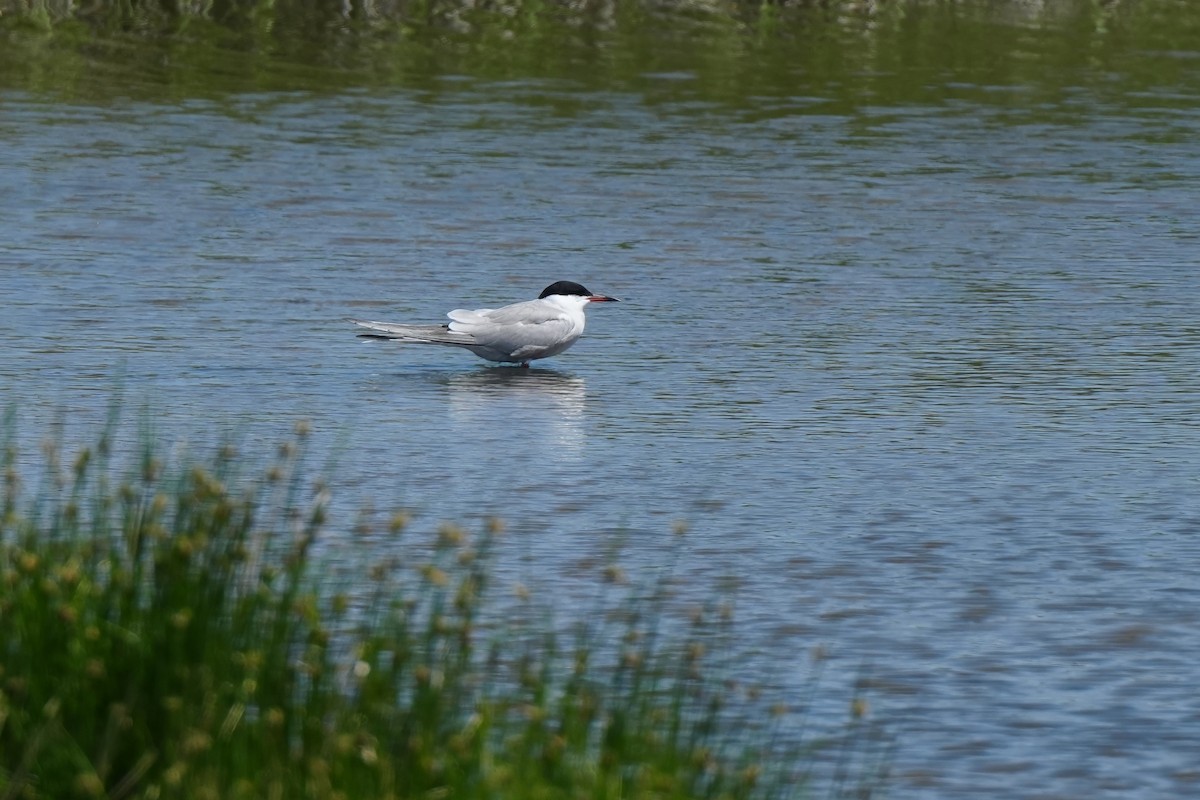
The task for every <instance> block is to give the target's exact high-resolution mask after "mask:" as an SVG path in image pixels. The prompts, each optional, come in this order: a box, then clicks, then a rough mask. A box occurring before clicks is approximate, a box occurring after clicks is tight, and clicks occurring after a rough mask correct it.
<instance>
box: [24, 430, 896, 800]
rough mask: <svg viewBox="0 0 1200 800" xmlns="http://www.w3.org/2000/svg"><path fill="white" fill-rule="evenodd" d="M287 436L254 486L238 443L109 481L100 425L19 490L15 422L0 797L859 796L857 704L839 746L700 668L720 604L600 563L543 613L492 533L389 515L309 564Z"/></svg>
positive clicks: (312, 519) (309, 493) (310, 507)
mask: <svg viewBox="0 0 1200 800" xmlns="http://www.w3.org/2000/svg"><path fill="white" fill-rule="evenodd" d="M307 436H308V432H307V430H306V429H305V427H304V426H299V427H298V428H297V430H296V434H295V437H294V439H293V440H292V441H289V442H288V443H286V444H285V445H283V446H282V447H281V448H280V450H279V454H278V460H277V462H276V463H274V464H273V465H271V466H269V467H267V468H266V469H265V470H263V471H262V474H258V475H253V474H247V472H248V471H247V469H246V468H245V466H244V465H245V464H247V463H250V461H251V459H247V458H244V457H242V456H241V455H239V453H238V452H237V450H236V449H235V448H233V447H224V448H221V449H220V450H219V451H218V452H217V454H216V455H215V456H214V457H213V458H212V459H211V460H210V461H209V462H208V463H205V464H203V465H196V464H190V463H187V462H186V461H182V460H181V462H180V463H174V464H164V463H163V462H162V461H160V460H159V458H158V456H157V454H156V452H155V451H154V450H153V448H151V447H149V446H145V447H144V448H143V450H142V452H141V453H140V455H139V456H137V457H136V458H135V459H134V460H135V461H136V463H135V465H134V467H133V468H132V469H129V468H125V467H121V468H118V467H117V466H116V465H115V464H116V462H117V461H118V459H116V458H114V456H113V455H112V431H111V430H110V431H109V433H106V434H105V435H104V436H103V437H102V438H101V440H100V442H99V444H98V445H97V446H95V447H93V448H89V449H84V450H82V451H80V452H78V453H77V454H75V455H73V456H72V457H71V458H70V459H63V458H62V457H61V454H60V452H59V447H58V446H57V445H47V446H46V447H45V459H46V463H47V467H46V470H45V473H44V475H43V476H42V477H41V479H40V480H39V481H38V488H37V489H36V491H33V492H31V491H30V490H28V489H25V488H23V485H22V480H21V477H20V475H19V474H18V469H17V466H16V465H17V464H18V462H19V459H18V454H17V453H16V452H15V449H14V447H13V446H12V445H11V441H12V439H13V437H12V436H11V435H10V437H9V441H10V444H9V446H8V447H6V449H5V453H4V458H3V462H4V463H3V469H4V476H3V477H4V483H3V489H2V495H0V515H2V516H0V632H2V636H0V798H5V799H7V798H55V800H59V799H60V798H68V797H107V798H113V799H114V800H115V799H116V798H160V797H171V798H213V799H214V800H216V799H217V798H220V799H222V800H225V799H228V798H289V799H290V798H331V799H332V798H347V799H354V798H627V797H628V798H758V797H762V798H769V797H790V796H809V794H810V789H811V788H812V787H811V786H809V785H808V784H807V783H806V781H805V775H806V774H807V772H808V771H809V770H810V768H811V767H812V765H813V764H814V763H815V762H816V759H818V758H830V759H833V760H834V761H836V760H837V759H839V758H840V759H843V761H844V764H845V765H844V766H843V767H842V769H841V774H840V777H839V776H838V775H835V776H834V777H833V779H832V781H833V782H832V783H826V784H825V785H824V788H823V789H822V790H821V794H825V795H828V794H838V795H853V796H857V797H864V796H869V795H870V793H871V791H872V789H873V787H874V786H875V785H876V780H875V778H876V774H875V772H874V771H873V770H874V767H877V766H878V762H877V761H874V760H872V754H873V753H877V752H878V750H874V751H869V752H868V751H863V752H867V756H868V757H867V758H866V759H864V758H862V757H861V756H862V755H863V752H857V751H855V750H854V749H853V748H854V747H855V746H869V739H870V737H869V736H868V735H867V734H868V728H867V726H866V723H865V721H864V720H863V718H862V714H861V713H860V712H861V710H862V706H861V703H860V702H859V701H854V702H849V701H848V704H847V705H848V710H847V715H846V720H845V721H844V729H843V732H844V733H846V734H848V735H849V736H848V739H847V740H846V741H849V742H850V745H849V746H847V745H846V744H845V743H844V742H843V743H842V744H838V745H833V744H827V746H826V748H824V749H823V748H822V747H821V746H820V743H819V742H816V741H807V740H802V739H798V738H797V735H796V734H795V731H794V730H793V731H792V733H791V734H789V735H788V736H781V735H780V731H781V729H782V728H781V726H784V725H790V724H791V723H793V722H794V719H793V715H792V714H790V713H789V712H786V711H784V710H783V709H782V706H780V705H776V706H775V708H774V710H773V711H770V710H768V709H769V708H770V703H769V701H768V700H766V699H765V698H755V697H754V692H753V691H751V692H747V691H746V690H745V689H743V688H741V687H738V686H735V685H734V684H733V683H732V682H731V680H730V674H729V670H728V669H727V665H726V664H725V663H724V661H723V658H724V657H719V656H716V655H715V654H717V653H721V652H724V653H727V654H728V653H729V652H731V650H730V648H731V647H732V644H731V639H732V637H733V636H734V634H735V631H736V628H735V627H734V626H733V624H732V620H731V617H730V613H729V609H728V607H726V606H723V605H713V606H712V607H709V608H701V609H696V610H694V611H693V612H692V615H691V617H683V618H680V617H678V616H676V615H674V614H673V612H672V611H671V610H670V606H671V602H670V601H669V597H670V595H669V593H668V592H667V591H665V587H666V585H667V584H658V585H656V586H654V587H651V588H650V589H649V590H647V591H642V590H638V589H636V588H632V587H630V586H629V585H628V584H626V583H625V581H624V579H623V573H622V572H621V571H620V570H619V569H618V568H616V567H615V565H612V564H608V565H606V566H604V567H603V568H602V569H600V570H599V574H598V576H597V579H596V587H597V589H598V591H597V594H596V596H597V598H598V599H597V601H596V603H597V607H596V608H594V609H590V610H589V611H588V613H585V614H581V618H580V619H579V620H571V619H563V618H558V617H552V616H551V615H550V613H549V612H548V611H547V610H546V609H545V608H544V607H542V606H540V605H539V604H538V603H537V602H536V599H531V598H530V597H528V592H527V590H525V589H523V588H521V587H512V586H509V587H493V586H492V583H493V571H494V568H495V558H494V556H493V555H492V552H491V551H492V548H493V546H494V545H495V543H496V542H497V541H498V537H499V536H500V535H501V534H502V531H501V529H502V526H501V525H500V524H499V523H495V524H492V525H491V526H489V527H488V529H487V530H484V531H482V532H480V533H478V534H476V535H468V534H467V533H465V532H464V531H462V530H460V529H458V528H455V527H451V526H447V527H444V528H442V529H441V530H439V531H437V532H436V533H435V534H433V535H431V536H426V537H422V536H419V535H416V534H412V533H407V532H406V531H405V529H406V527H407V520H406V518H405V517H404V516H403V515H397V516H396V517H394V518H393V519H392V520H390V521H389V522H386V523H383V524H382V525H381V526H379V528H378V529H377V528H376V527H375V526H372V525H371V524H369V522H367V521H363V520H360V521H359V522H358V523H356V524H355V525H354V526H352V527H351V529H349V530H341V531H337V532H336V533H330V534H328V538H329V540H330V541H331V542H335V543H336V545H337V548H336V549H337V552H338V553H339V554H340V555H341V556H342V560H341V561H340V562H339V564H340V566H339V570H340V572H341V574H342V577H341V578H338V579H331V578H328V577H324V576H326V575H327V574H331V572H332V570H331V569H330V570H327V569H326V568H327V567H330V566H331V565H330V564H328V563H326V562H324V561H323V559H322V558H321V557H319V556H318V555H317V552H318V550H319V548H320V543H321V541H322V538H321V537H322V536H325V535H326V534H325V532H324V529H325V526H326V524H327V523H326V514H327V512H326V507H327V501H328V492H327V491H326V489H325V488H324V485H323V484H322V482H321V481H320V480H314V479H313V477H312V476H311V474H310V471H309V470H308V469H306V468H305V466H304V450H305V440H306V438H307ZM145 438H148V437H145ZM21 463H24V462H23V461H22V462H21ZM397 537H400V540H399V542H397ZM384 545H386V546H384ZM348 551H350V552H352V553H360V554H361V555H362V556H363V557H362V558H361V570H359V573H360V574H358V576H357V577H353V573H354V570H351V569H350V568H349V567H348V566H347V564H346V563H345V558H346V553H347V552H348ZM381 551H383V552H389V553H397V552H403V553H406V554H407V555H406V556H405V557H403V558H397V557H395V556H389V557H385V558H383V560H380V558H379V556H375V557H374V558H373V559H372V558H370V557H368V556H367V554H369V553H378V552H381ZM353 558H354V556H351V561H353ZM348 575H349V577H348ZM500 588H504V591H500ZM535 597H536V596H535ZM558 613H559V614H561V613H563V612H561V611H560V612H558ZM564 631H568V633H564ZM827 751H828V752H827Z"/></svg>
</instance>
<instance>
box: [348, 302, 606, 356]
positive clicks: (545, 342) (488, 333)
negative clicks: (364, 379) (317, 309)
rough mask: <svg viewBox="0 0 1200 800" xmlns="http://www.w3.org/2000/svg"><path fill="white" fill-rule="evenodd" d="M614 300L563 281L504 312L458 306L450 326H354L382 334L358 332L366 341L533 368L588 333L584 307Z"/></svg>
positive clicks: (358, 321)
mask: <svg viewBox="0 0 1200 800" xmlns="http://www.w3.org/2000/svg"><path fill="white" fill-rule="evenodd" d="M616 301H617V298H615V297H605V296H604V295H599V294H592V293H591V292H589V291H588V290H587V289H585V288H584V287H582V286H580V285H579V284H578V283H572V282H571V281H558V282H557V283H552V284H550V285H549V286H547V287H546V288H545V289H544V290H543V291H542V293H541V294H540V295H538V299H537V300H526V301H525V302H523V303H513V304H512V305H508V306H504V307H502V308H477V309H475V310H474V311H468V310H467V309H465V308H456V309H454V310H453V311H451V312H450V313H449V314H447V315H446V316H447V317H449V318H450V320H451V322H450V323H449V324H446V325H404V324H397V323H392V322H368V321H366V320H358V319H352V320H350V321H351V322H353V323H354V324H355V325H361V326H362V327H364V328H370V329H371V330H373V331H379V333H363V334H359V335H360V336H362V337H363V338H366V339H395V340H397V341H401V342H419V343H421V344H444V345H452V346H454V347H462V348H465V349H467V350H470V351H471V352H472V353H474V354H475V355H477V356H479V357H480V358H486V359H487V360H488V361H498V362H500V363H505V364H508V363H511V364H520V365H521V366H523V367H527V366H529V362H530V361H533V360H534V359H538V358H547V357H549V356H553V355H558V354H559V353H561V352H562V351H564V350H566V349H567V348H568V347H570V346H571V345H573V344H575V340H576V339H578V338H579V337H580V335H581V334H582V333H583V326H584V322H585V320H584V316H583V309H584V308H585V307H586V306H587V305H588V303H604V302H616Z"/></svg>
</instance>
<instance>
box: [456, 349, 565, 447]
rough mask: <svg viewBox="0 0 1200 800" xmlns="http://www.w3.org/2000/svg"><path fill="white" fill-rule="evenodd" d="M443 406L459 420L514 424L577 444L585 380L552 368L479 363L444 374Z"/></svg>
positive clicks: (558, 441)
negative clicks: (446, 401) (479, 365)
mask: <svg viewBox="0 0 1200 800" xmlns="http://www.w3.org/2000/svg"><path fill="white" fill-rule="evenodd" d="M445 386H446V389H447V393H448V399H449V409H450V413H451V414H452V415H453V417H454V418H455V420H456V421H457V422H461V423H464V424H474V423H480V422H482V423H485V424H489V425H502V426H507V425H518V426H519V427H520V428H522V429H523V430H524V431H525V432H526V433H527V434H528V435H529V436H530V437H533V436H535V435H536V434H537V433H538V432H539V431H540V432H541V434H542V436H545V437H547V438H549V439H550V440H552V441H553V443H554V445H555V446H556V447H557V448H568V449H570V450H575V449H578V448H580V447H582V446H583V443H584V435H583V425H584V417H585V413H584V412H585V410H586V407H587V384H586V383H585V381H584V380H583V378H580V377H578V376H576V375H571V374H569V373H564V372H558V371H556V370H552V369H521V368H517V367H484V368H481V369H476V370H472V371H470V372H461V373H456V374H453V375H448V376H446V379H445Z"/></svg>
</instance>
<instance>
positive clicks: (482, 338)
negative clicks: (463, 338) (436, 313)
mask: <svg viewBox="0 0 1200 800" xmlns="http://www.w3.org/2000/svg"><path fill="white" fill-rule="evenodd" d="M447 316H448V317H450V319H452V320H453V322H451V323H450V330H451V332H454V333H463V334H466V335H469V336H470V337H471V338H472V339H474V340H475V342H476V343H478V344H479V345H482V346H485V347H490V348H492V349H494V350H497V351H500V352H503V353H510V354H512V356H513V357H514V358H516V359H521V358H530V357H537V356H538V355H540V354H542V353H544V352H545V351H547V350H553V349H555V348H558V347H560V346H561V345H562V344H563V343H564V342H571V341H574V340H575V339H577V338H578V337H579V333H580V332H581V331H577V330H576V329H575V326H574V324H573V323H572V322H571V320H570V319H568V318H567V317H566V315H565V314H563V313H562V312H561V311H559V310H557V309H554V308H547V307H546V305H545V304H544V303H538V302H536V301H534V302H524V303H513V304H512V305H511V306H504V307H503V308H497V309H488V308H481V309H476V310H474V311H468V310H466V309H461V308H459V309H455V310H454V311H451V312H450V313H449V314H448V315H447Z"/></svg>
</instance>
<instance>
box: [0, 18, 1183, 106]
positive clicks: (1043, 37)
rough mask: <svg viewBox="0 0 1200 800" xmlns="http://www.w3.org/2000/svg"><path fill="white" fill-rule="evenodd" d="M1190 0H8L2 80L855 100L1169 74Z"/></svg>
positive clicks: (107, 88) (123, 92)
mask: <svg viewBox="0 0 1200 800" xmlns="http://www.w3.org/2000/svg"><path fill="white" fill-rule="evenodd" d="M1188 2H1189V0H1136V1H1135V0H780V1H779V2H775V1H774V0H768V2H762V1H761V0H757V1H751V0H624V1H619V0H337V1H336V2H335V1H334V0H96V2H90V3H84V2H80V1H79V0H0V89H5V88H7V89H19V90H29V91H34V92H49V93H52V94H56V95H58V96H74V97H79V98H82V99H87V100H91V99H104V98H112V97H145V98H148V99H156V98H161V97H163V96H164V94H165V95H167V96H172V97H203V96H214V95H226V94H233V93H238V92H261V91H297V90H300V91H314V90H315V91H321V90H341V89H345V88H349V87H369V86H395V85H410V86H417V87H421V88H430V89H435V90H437V88H438V87H441V86H442V85H443V83H444V82H442V81H441V80H440V79H441V78H443V77H445V76H447V75H453V76H458V77H463V76H476V77H483V78H489V79H500V80H508V79H526V78H541V77H545V78H550V79H554V80H562V79H567V80H569V81H571V82H572V84H573V85H574V84H578V85H580V86H601V87H604V88H614V87H631V88H635V89H636V88H640V87H642V86H644V85H646V83H647V81H650V82H653V78H654V76H663V75H667V76H670V75H676V76H689V77H691V78H694V79H695V83H694V89H695V90H698V91H700V92H701V93H703V94H705V95H708V96H711V97H712V98H713V99H715V100H718V101H720V102H728V103H734V104H736V103H738V102H741V101H742V100H743V99H744V98H745V97H747V96H754V95H762V94H767V95H778V94H788V93H798V94H800V95H802V96H803V95H805V94H809V95H811V94H814V91H815V93H817V94H820V95H822V96H824V95H828V94H832V95H834V96H835V101H836V102H838V103H841V104H844V105H848V106H854V105H855V104H858V103H860V102H862V98H863V97H864V96H868V95H870V96H875V97H876V98H878V97H887V96H888V95H889V94H890V93H891V92H893V91H895V89H896V84H897V83H898V82H897V81H896V80H895V79H892V78H890V77H889V76H897V75H903V74H906V73H909V74H915V75H918V76H921V77H923V78H927V80H926V81H922V80H913V81H911V84H912V86H913V87H919V86H921V85H924V83H928V82H931V81H932V82H938V81H940V80H946V79H947V72H946V69H947V65H948V64H949V65H950V66H952V67H953V69H954V71H955V72H954V77H953V78H952V80H955V81H957V82H959V83H964V82H965V83H968V84H969V83H976V84H978V85H980V86H1008V85H1020V86H1026V85H1030V86H1034V87H1040V86H1043V85H1048V88H1049V89H1050V90H1051V91H1057V89H1058V86H1059V83H1060V82H1061V83H1062V84H1063V85H1078V83H1079V82H1081V81H1082V82H1088V81H1090V80H1092V78H1091V77H1089V76H1092V75H1102V74H1103V72H1104V68H1114V69H1120V68H1123V67H1124V66H1126V65H1127V64H1128V63H1129V62H1130V60H1131V59H1130V54H1136V59H1141V60H1144V59H1145V58H1147V54H1158V55H1153V56H1152V57H1153V66H1152V68H1151V69H1147V68H1142V67H1139V69H1142V70H1143V71H1145V72H1146V75H1145V78H1146V80H1147V81H1151V82H1153V81H1156V80H1159V79H1162V78H1166V79H1168V80H1169V79H1170V78H1171V77H1172V76H1173V75H1179V74H1182V73H1184V72H1186V71H1187V70H1188V68H1189V64H1190V61H1189V60H1188V59H1185V58H1180V57H1178V54H1180V53H1189V52H1195V51H1196V49H1197V39H1200V30H1197V28H1196V25H1197V19H1198V17H1197V15H1196V14H1195V13H1194V11H1193V10H1191V9H1190V8H1189V6H1188V5H1187V3H1188ZM1030 51H1038V52H1039V54H1040V55H1039V57H1038V58H1037V59H1030V58H1029V57H1028V54H1029V52H1030ZM1048 63H1050V64H1052V65H1053V67H1054V68H1053V69H1047V68H1046V66H1047V64H1048ZM1098 65H1100V66H1101V67H1103V68H1098ZM1151 73H1153V74H1151ZM1096 83H1097V85H1098V86H1099V88H1100V89H1101V90H1103V81H1101V80H1098V79H1097V80H1096ZM900 84H901V85H907V84H908V82H900ZM814 87H815V89H814ZM655 91H658V89H655ZM908 91H909V92H910V93H911V92H919V89H918V88H910V89H908ZM909 99H911V98H909Z"/></svg>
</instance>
